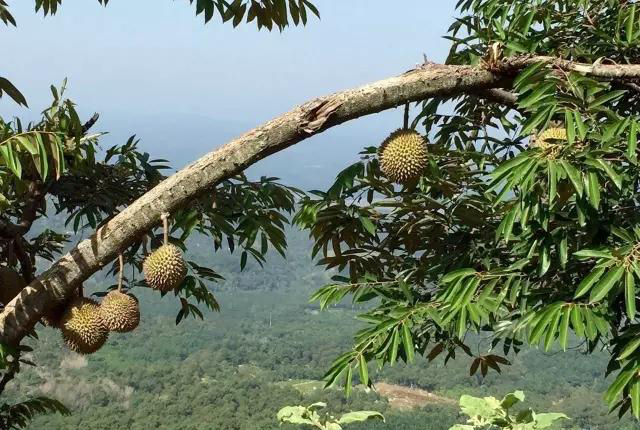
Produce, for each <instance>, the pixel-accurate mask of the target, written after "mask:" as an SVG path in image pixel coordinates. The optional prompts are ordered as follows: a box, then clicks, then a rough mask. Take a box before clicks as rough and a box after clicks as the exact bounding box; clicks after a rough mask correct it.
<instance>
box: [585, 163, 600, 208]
mask: <svg viewBox="0 0 640 430" xmlns="http://www.w3.org/2000/svg"><path fill="white" fill-rule="evenodd" d="M587 194H588V197H589V203H591V206H593V207H594V208H596V209H598V208H599V207H600V182H599V181H598V175H597V174H596V172H589V173H587Z"/></svg>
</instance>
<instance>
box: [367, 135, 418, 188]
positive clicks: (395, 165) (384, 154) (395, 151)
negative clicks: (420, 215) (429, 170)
mask: <svg viewBox="0 0 640 430" xmlns="http://www.w3.org/2000/svg"><path fill="white" fill-rule="evenodd" d="M378 154H379V157H380V169H381V170H382V173H384V175H385V176H386V177H387V178H389V180H391V181H393V182H397V183H399V184H404V183H407V182H410V181H412V180H415V179H418V178H419V177H420V176H421V175H422V172H423V171H424V169H425V167H427V142H426V140H425V139H424V137H422V135H421V134H420V133H418V132H417V131H415V130H409V129H400V130H396V131H394V132H393V133H391V135H389V137H387V138H386V139H385V141H384V142H382V145H380V149H379V150H378Z"/></svg>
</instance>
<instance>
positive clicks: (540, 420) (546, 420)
mask: <svg viewBox="0 0 640 430" xmlns="http://www.w3.org/2000/svg"><path fill="white" fill-rule="evenodd" d="M568 419H569V417H568V416H566V415H565V414H561V413H557V412H550V413H546V414H535V419H534V422H535V427H533V428H534V429H535V430H538V429H546V428H549V427H551V426H552V425H553V424H554V423H555V422H556V421H558V420H568Z"/></svg>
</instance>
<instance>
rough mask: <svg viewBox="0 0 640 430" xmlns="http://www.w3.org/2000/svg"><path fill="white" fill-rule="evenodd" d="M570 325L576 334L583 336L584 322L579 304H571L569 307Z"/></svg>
mask: <svg viewBox="0 0 640 430" xmlns="http://www.w3.org/2000/svg"><path fill="white" fill-rule="evenodd" d="M571 326H572V327H573V331H574V333H575V334H576V336H578V337H583V336H584V322H583V321H582V312H581V310H580V306H573V307H572V309H571Z"/></svg>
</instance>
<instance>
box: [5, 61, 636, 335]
mask: <svg viewBox="0 0 640 430" xmlns="http://www.w3.org/2000/svg"><path fill="white" fill-rule="evenodd" d="M536 61H547V62H549V63H550V65H551V66H552V67H559V68H563V69H571V70H577V71H580V72H583V73H587V74H593V75H595V76H599V77H606V78H629V77H639V76H640V66H610V65H596V66H593V65H579V64H573V63H568V62H566V61H564V62H563V61H558V60H556V59H553V58H547V57H537V58H536V57H531V58H519V59H509V60H506V61H504V62H503V63H499V64H497V65H494V66H495V67H490V69H491V70H488V69H487V68H483V67H470V66H442V65H435V64H431V65H429V64H427V65H424V66H422V67H420V68H418V69H416V70H412V71H409V72H407V73H405V74H403V75H401V76H398V77H393V78H389V79H385V80H382V81H379V82H375V83H372V84H369V85H365V86H363V87H360V88H356V89H353V90H348V91H344V92H340V93H336V94H333V95H330V96H326V97H322V98H318V99H316V100H313V101H310V102H308V103H306V104H303V105H301V106H299V107H297V108H295V109H293V110H292V111H290V112H288V113H286V114H284V115H282V116H280V117H278V118H276V119H274V120H271V121H269V122H267V123H266V124H264V125H262V126H260V127H258V128H255V129H253V130H251V131H249V132H247V133H245V134H244V135H242V136H240V137H238V138H237V139H235V140H233V141H231V142H229V143H227V144H226V145H224V146H222V147H220V148H219V149H217V150H215V151H213V152H211V153H209V154H207V155H205V156H204V157H202V158H200V159H199V160H197V161H196V162H194V163H193V164H191V165H189V166H187V167H185V168H184V169H182V170H181V171H179V172H177V173H176V174H174V175H173V176H171V177H169V178H167V179H166V180H164V181H163V182H162V183H160V184H159V185H158V186H156V187H155V188H154V189H152V190H151V191H149V192H148V193H147V194H145V195H144V196H142V197H141V198H140V199H138V200H137V201H135V202H134V203H132V204H131V205H130V206H129V207H128V208H126V209H125V210H123V211H122V212H121V213H120V214H118V215H117V216H116V217H114V218H113V219H112V220H111V221H110V222H109V223H107V224H105V225H104V226H103V227H101V228H100V229H98V230H97V231H96V232H95V233H94V234H93V235H92V236H91V237H89V238H88V239H86V240H84V241H82V242H81V243H80V244H78V245H77V246H76V247H75V248H74V249H73V250H72V251H70V252H69V253H68V254H66V255H65V256H63V257H62V258H61V259H60V260H58V261H57V262H56V263H55V264H53V266H52V267H51V268H50V269H49V270H47V271H45V272H44V273H42V274H41V275H40V276H39V277H38V278H37V279H35V280H34V281H33V282H31V284H30V285H29V286H28V287H27V288H25V289H24V290H22V292H21V293H20V294H19V295H18V296H17V297H16V298H15V299H14V300H13V301H11V303H9V304H8V305H7V306H6V307H5V309H4V311H3V312H2V313H1V314H0V341H1V342H4V343H7V344H17V343H19V342H20V340H21V339H22V338H23V337H24V336H25V335H26V334H27V333H28V332H29V331H30V330H31V329H32V328H33V327H34V325H35V324H36V323H37V321H38V320H39V319H40V318H41V316H42V315H43V314H44V313H45V312H46V311H47V310H49V309H51V308H52V307H53V306H55V305H56V304H57V303H59V301H61V300H63V299H64V298H65V297H68V296H69V295H71V294H72V292H73V291H74V290H76V289H77V287H78V286H79V285H80V284H81V283H82V282H83V281H84V280H86V279H87V278H88V277H89V276H91V275H92V274H93V273H95V272H96V271H98V270H99V269H100V268H101V267H103V266H104V265H105V264H107V263H109V262H110V261H112V260H113V259H114V258H116V257H117V256H118V254H119V253H120V252H122V251H124V250H125V249H126V248H127V247H128V246H129V245H130V244H131V243H133V242H134V240H135V239H136V238H137V237H140V236H141V235H142V234H144V233H145V232H147V231H148V230H150V229H151V228H152V227H154V226H155V225H156V224H157V223H158V222H159V220H160V215H161V214H162V213H163V212H174V211H175V210H176V209H178V208H180V207H182V206H184V205H186V204H187V203H188V202H189V201H190V200H191V199H193V198H195V197H197V196H198V195H201V194H202V193H205V192H207V191H208V190H211V189H212V187H214V186H215V185H216V184H217V183H219V182H220V181H222V180H224V179H226V178H229V177H231V176H233V175H234V174H236V173H238V172H241V171H242V170H244V169H246V168H247V167H249V166H250V165H252V164H253V163H255V162H256V161H258V160H261V159H263V158H265V157H267V156H269V155H270V154H273V153H275V152H278V151H280V150H282V149H284V148H287V147H289V146H292V145H294V144H296V143H298V142H300V141H302V140H304V139H306V138H308V137H310V136H313V135H315V134H318V133H321V132H322V131H324V130H326V129H328V128H330V127H333V126H336V125H338V124H342V123H343V122H346V121H349V120H352V119H355V118H359V117H361V116H364V115H369V114H372V113H376V112H380V111H383V110H385V109H389V108H393V107H397V106H401V105H403V104H405V103H407V102H413V101H419V100H424V99H427V98H430V97H434V96H444V95H457V94H463V93H480V92H482V91H483V90H487V89H491V88H497V87H504V86H505V82H506V83H507V84H508V82H509V78H510V77H511V76H512V74H513V72H515V71H517V70H518V69H520V68H522V67H524V66H526V65H528V64H531V63H533V62H536ZM492 95H493V96H494V97H496V98H500V99H502V100H503V101H509V102H510V101H514V100H513V97H512V96H511V94H509V93H504V92H493V94H492Z"/></svg>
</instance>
